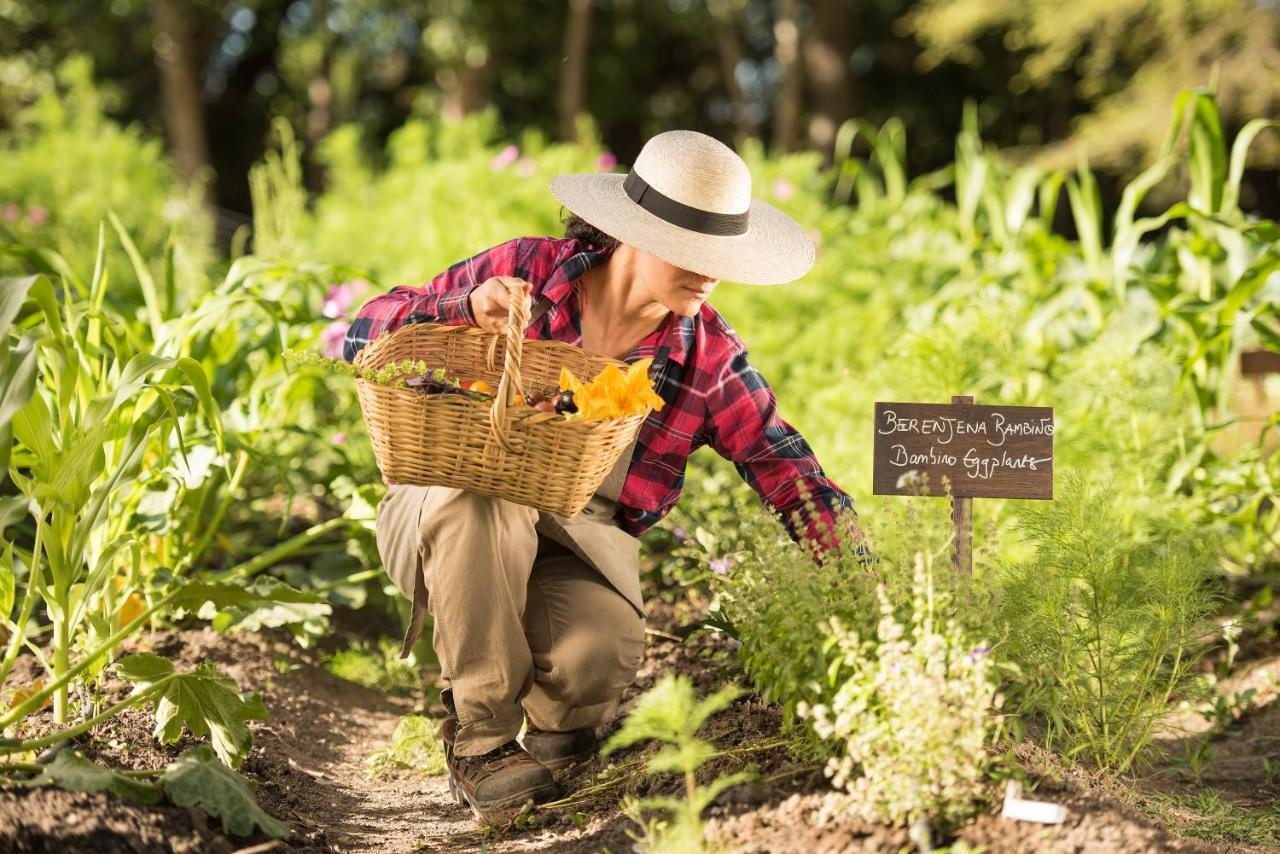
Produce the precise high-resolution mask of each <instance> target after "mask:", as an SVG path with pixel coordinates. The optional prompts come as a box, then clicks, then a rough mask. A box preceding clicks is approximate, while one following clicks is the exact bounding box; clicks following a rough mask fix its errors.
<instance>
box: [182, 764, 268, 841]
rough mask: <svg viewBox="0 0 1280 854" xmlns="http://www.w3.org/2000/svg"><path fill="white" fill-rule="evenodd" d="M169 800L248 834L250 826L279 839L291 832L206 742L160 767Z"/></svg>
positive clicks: (233, 831)
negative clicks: (219, 819) (220, 759)
mask: <svg viewBox="0 0 1280 854" xmlns="http://www.w3.org/2000/svg"><path fill="white" fill-rule="evenodd" d="M160 782H161V785H163V786H164V790H165V793H166V794H167V795H168V796H169V799H170V800H171V801H173V802H174V803H175V804H177V805H178V806H181V807H191V806H198V807H200V808H201V809H203V810H204V811H205V812H207V813H208V814H209V815H211V816H216V817H218V818H221V819H222V829H223V830H224V831H225V832H227V833H231V834H234V835H236V836H248V835H249V834H251V833H253V828H254V826H255V825H256V826H258V827H261V828H262V831H263V833H266V834H267V835H268V836H274V837H277V838H279V839H286V838H288V837H289V836H291V835H292V834H293V831H292V830H290V829H289V826H288V825H287V824H285V823H284V822H282V821H280V820H278V819H275V818H273V817H271V816H270V815H269V814H267V813H266V812H265V811H264V810H263V809H262V808H261V807H259V806H258V802H257V800H255V799H254V796H253V786H252V784H250V782H249V781H248V780H246V779H245V778H244V777H241V776H240V775H239V774H237V773H236V772H235V771H233V770H231V769H230V768H228V767H227V766H226V765H224V764H223V763H222V762H220V761H219V760H218V757H217V756H215V755H214V752H213V748H211V747H210V746H209V745H207V744H201V745H199V746H197V747H193V748H191V749H190V750H188V751H187V752H186V753H183V754H182V755H181V756H179V757H178V758H177V759H175V760H174V761H173V762H170V763H169V765H168V767H167V768H165V769H164V776H163V777H161V778H160Z"/></svg>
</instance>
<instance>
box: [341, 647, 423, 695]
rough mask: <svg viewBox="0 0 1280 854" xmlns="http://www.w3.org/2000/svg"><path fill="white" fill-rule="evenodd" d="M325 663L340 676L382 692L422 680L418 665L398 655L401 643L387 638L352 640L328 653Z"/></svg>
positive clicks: (409, 688)
mask: <svg viewBox="0 0 1280 854" xmlns="http://www.w3.org/2000/svg"><path fill="white" fill-rule="evenodd" d="M324 666H325V668H326V669H327V670H328V671H329V672H330V673H332V674H333V675H334V676H337V677H338V678H340V679H346V680H348V681H350V682H355V683H356V684H357V685H363V686H365V687H366V688H377V689H380V690H383V691H409V690H412V689H414V688H416V687H418V686H419V685H420V684H421V682H422V679H421V677H420V676H419V675H418V670H417V668H415V667H414V666H413V665H412V664H410V663H409V662H407V661H405V660H404V659H402V658H400V644H398V643H397V642H396V641H394V640H393V639H391V638H388V637H381V638H378V642H377V644H376V645H371V644H369V643H368V642H367V641H354V642H352V644H351V646H349V647H348V648H346V649H343V650H338V651H337V652H335V653H333V654H332V655H329V656H327V657H326V658H325V662H324Z"/></svg>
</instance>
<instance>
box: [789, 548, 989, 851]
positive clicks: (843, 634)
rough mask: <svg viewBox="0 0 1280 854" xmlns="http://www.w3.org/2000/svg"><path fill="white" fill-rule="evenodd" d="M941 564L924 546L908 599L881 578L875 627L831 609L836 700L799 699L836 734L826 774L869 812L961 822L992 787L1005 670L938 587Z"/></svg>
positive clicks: (825, 732) (823, 730) (901, 819)
mask: <svg viewBox="0 0 1280 854" xmlns="http://www.w3.org/2000/svg"><path fill="white" fill-rule="evenodd" d="M942 572H954V570H953V569H951V568H950V567H948V568H946V569H944V570H942ZM937 574H939V571H938V570H936V569H935V567H934V566H933V558H932V556H931V555H926V554H925V553H924V552H917V553H916V558H915V571H914V573H913V584H912V590H911V598H910V600H909V602H908V601H902V600H899V601H893V600H891V598H890V596H889V594H888V592H887V587H886V586H885V585H883V584H881V585H879V586H878V587H877V590H876V592H877V594H878V597H879V600H880V621H879V624H878V625H877V626H876V632H875V635H874V637H868V636H866V635H862V634H860V633H859V632H857V631H854V630H850V629H849V628H847V627H845V626H844V625H842V624H841V623H840V621H839V620H838V619H836V618H832V619H831V621H830V624H829V626H828V627H827V636H828V640H827V644H826V647H827V650H828V655H829V658H830V662H831V663H830V665H829V668H828V672H829V673H831V674H832V675H833V676H835V679H836V681H837V684H838V688H837V689H836V691H835V693H834V695H833V696H832V697H831V700H830V705H829V706H828V705H826V704H818V705H816V706H814V707H813V708H808V707H807V706H805V705H803V704H802V705H801V707H800V709H799V712H800V713H801V714H802V715H805V716H806V717H812V719H813V727H814V731H815V732H817V734H818V735H819V736H821V737H822V738H824V739H826V740H827V741H828V742H830V743H832V744H834V746H835V752H836V755H835V756H833V757H831V758H830V759H829V760H828V761H827V768H826V770H827V775H828V776H830V777H832V778H833V780H834V783H835V785H836V786H838V787H840V788H843V789H846V790H848V792H849V793H850V794H851V795H853V802H852V808H853V809H854V811H855V812H857V813H858V814H859V815H860V816H861V817H862V818H864V819H866V820H868V821H882V822H888V823H890V824H898V825H908V824H911V823H912V822H914V821H916V820H918V819H921V818H924V819H936V820H938V821H940V822H942V823H943V824H944V825H946V826H950V827H954V826H956V825H958V824H959V823H960V822H962V821H963V820H964V819H966V818H968V817H969V816H971V815H972V814H973V813H974V808H975V805H976V804H977V803H978V802H979V801H980V799H981V797H982V794H983V789H984V785H985V782H986V780H985V777H986V772H987V766H988V762H989V760H988V756H987V752H986V747H987V744H988V742H989V741H990V739H991V736H992V734H993V732H994V730H995V728H996V725H995V719H994V717H993V716H992V711H993V709H992V706H993V704H994V703H995V699H996V688H997V680H996V676H995V672H994V669H993V667H992V665H991V655H990V648H989V647H988V646H987V644H986V643H985V642H978V641H975V640H974V638H973V636H972V635H970V634H969V633H967V632H965V631H964V630H963V629H962V628H961V626H960V623H959V621H958V620H957V619H956V617H955V611H956V607H957V603H956V602H955V601H954V600H953V599H952V597H951V596H950V595H948V594H946V593H939V592H938V591H936V590H935V589H934V578H935V576H936V575H937ZM904 611H905V612H906V616H905V617H904V616H902V612H904Z"/></svg>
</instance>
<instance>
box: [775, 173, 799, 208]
mask: <svg viewBox="0 0 1280 854" xmlns="http://www.w3.org/2000/svg"><path fill="white" fill-rule="evenodd" d="M795 194H796V188H795V187H794V186H793V185H792V183H791V182H790V181H788V180H787V179H786V178H779V179H778V180H776V181H774V182H773V195H774V197H775V198H778V199H781V200H782V201H784V202H785V201H786V200H787V199H790V198H791V197H792V196H794V195H795Z"/></svg>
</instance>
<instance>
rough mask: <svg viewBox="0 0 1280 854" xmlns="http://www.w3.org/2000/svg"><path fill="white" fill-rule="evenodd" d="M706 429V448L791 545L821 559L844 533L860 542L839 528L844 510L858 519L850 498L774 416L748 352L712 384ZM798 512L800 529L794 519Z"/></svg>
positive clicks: (774, 407) (775, 403) (791, 429)
mask: <svg viewBox="0 0 1280 854" xmlns="http://www.w3.org/2000/svg"><path fill="white" fill-rule="evenodd" d="M704 430H705V432H706V438H707V441H708V444H710V445H711V447H712V448H714V449H715V450H716V452H717V453H718V454H720V456H722V457H724V458H725V459H727V460H730V461H731V462H732V463H733V464H734V466H735V467H736V468H737V469H738V473H739V474H740V475H742V479H743V480H745V481H746V482H747V484H748V485H749V486H750V487H751V488H752V489H754V490H755V491H756V493H757V494H758V495H759V496H760V499H761V501H763V502H764V505H765V506H766V507H768V508H769V509H770V510H772V511H773V512H774V513H775V514H777V515H778V516H779V517H780V518H781V521H782V524H783V525H784V526H785V527H786V529H787V531H788V533H790V535H791V538H792V539H793V540H795V541H796V542H798V543H801V544H805V543H806V541H807V544H808V545H810V546H812V547H814V551H815V553H817V554H818V555H821V554H822V553H825V552H826V551H827V550H828V549H833V548H836V547H837V546H839V545H841V544H842V542H843V539H842V537H843V536H844V535H845V534H849V535H852V536H854V537H855V538H858V539H860V532H859V531H858V530H857V529H856V526H855V528H854V529H853V530H851V531H843V532H842V531H841V530H840V529H839V515H840V514H841V513H842V511H848V513H849V517H848V518H855V519H856V515H857V514H856V512H855V511H854V508H853V499H852V498H850V497H849V496H848V495H847V494H846V493H845V492H844V491H843V490H841V489H840V488H839V487H838V486H836V484H835V483H834V482H833V481H832V480H831V479H830V478H828V477H827V476H826V474H825V473H824V472H823V470H822V466H820V465H819V464H818V460H817V457H816V456H815V455H814V453H813V449H812V448H810V447H809V443H808V442H806V441H805V439H804V437H803V436H801V435H800V433H799V432H798V431H797V430H796V429H795V428H794V427H792V426H791V425H790V424H788V423H787V422H786V421H784V420H783V419H782V418H781V417H780V416H779V415H778V401H777V398H776V396H775V395H774V393H773V389H772V388H770V387H769V384H768V383H767V382H765V379H764V377H763V376H762V375H761V374H760V372H759V371H757V370H756V369H755V368H754V367H753V366H752V365H751V363H750V362H748V361H747V353H746V350H739V351H737V352H736V353H734V354H733V355H732V356H731V357H730V358H729V359H728V360H727V362H726V364H725V365H724V367H723V368H722V369H721V371H720V372H719V375H718V376H717V378H716V381H715V383H714V384H713V385H712V387H711V391H710V392H709V393H708V395H707V415H706V420H705V427H704ZM801 484H803V486H804V490H805V492H807V493H808V498H809V499H811V500H812V501H813V503H814V505H815V511H816V514H815V518H814V519H812V520H810V519H806V518H804V517H805V515H806V514H805V508H804V504H805V497H806V496H805V494H804V492H802V491H801ZM797 511H799V513H800V514H801V523H800V525H797V524H796V522H795V521H794V520H793V518H792V516H793V514H794V513H796V512H797Z"/></svg>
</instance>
